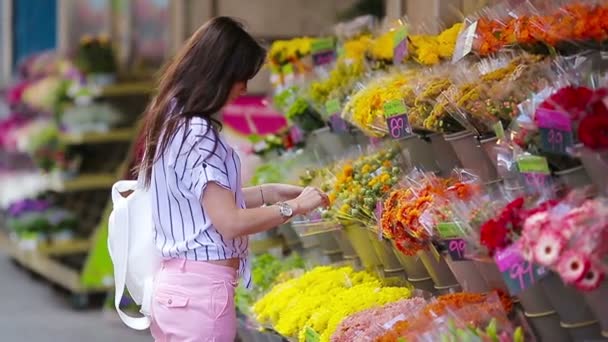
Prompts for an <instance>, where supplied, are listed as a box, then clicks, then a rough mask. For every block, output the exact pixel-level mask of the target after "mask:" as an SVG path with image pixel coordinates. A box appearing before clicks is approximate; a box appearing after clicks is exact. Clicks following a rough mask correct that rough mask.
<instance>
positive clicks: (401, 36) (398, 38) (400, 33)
mask: <svg viewBox="0 0 608 342" xmlns="http://www.w3.org/2000/svg"><path fill="white" fill-rule="evenodd" d="M408 31H409V30H408V28H407V26H401V27H400V28H398V29H397V31H395V35H394V36H393V48H395V47H397V45H399V44H400V43H401V42H402V41H404V40H405V39H407V35H408V33H409V32H408Z"/></svg>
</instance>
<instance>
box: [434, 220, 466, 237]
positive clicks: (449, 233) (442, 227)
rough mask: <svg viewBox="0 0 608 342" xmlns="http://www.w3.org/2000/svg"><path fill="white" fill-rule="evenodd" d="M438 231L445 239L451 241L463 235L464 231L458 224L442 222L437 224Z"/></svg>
mask: <svg viewBox="0 0 608 342" xmlns="http://www.w3.org/2000/svg"><path fill="white" fill-rule="evenodd" d="M437 231H438V232H439V236H440V237H441V238H443V239H451V238H455V237H459V236H461V235H462V230H461V229H460V227H459V226H458V224H457V223H456V222H440V223H439V224H437Z"/></svg>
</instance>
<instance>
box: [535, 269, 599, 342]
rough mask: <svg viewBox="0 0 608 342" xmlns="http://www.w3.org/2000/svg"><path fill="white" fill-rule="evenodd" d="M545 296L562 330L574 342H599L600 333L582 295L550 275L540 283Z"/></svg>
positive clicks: (556, 276) (597, 324) (553, 275)
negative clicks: (593, 341)
mask: <svg viewBox="0 0 608 342" xmlns="http://www.w3.org/2000/svg"><path fill="white" fill-rule="evenodd" d="M540 284H541V286H542V287H543V289H544V290H545V294H546V295H547V298H548V299H549V302H551V305H552V306H553V307H554V308H555V311H556V312H557V314H558V315H559V318H560V326H561V327H562V328H564V329H565V330H566V331H567V332H568V334H569V335H570V337H571V338H572V339H573V340H574V341H588V340H600V339H601V338H602V332H601V329H600V325H599V322H598V321H597V319H596V318H595V316H594V314H593V312H592V311H591V309H590V308H589V307H588V306H587V302H586V301H585V298H584V297H583V294H582V293H580V292H578V291H577V290H575V289H574V288H572V287H569V286H566V285H564V283H563V282H562V280H561V279H560V278H559V276H558V275H556V274H554V273H552V274H550V275H549V276H548V277H547V278H544V279H543V280H541V281H540Z"/></svg>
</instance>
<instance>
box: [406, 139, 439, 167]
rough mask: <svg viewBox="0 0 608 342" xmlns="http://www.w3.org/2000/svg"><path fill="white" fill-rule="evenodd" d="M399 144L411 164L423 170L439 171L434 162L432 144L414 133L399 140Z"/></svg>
mask: <svg viewBox="0 0 608 342" xmlns="http://www.w3.org/2000/svg"><path fill="white" fill-rule="evenodd" d="M399 145H400V146H401V147H402V149H403V152H404V153H406V155H407V156H409V162H410V164H411V165H412V166H416V167H420V168H422V169H423V170H425V171H429V172H438V171H440V170H439V168H438V165H437V163H436V161H435V160H436V159H437V158H435V155H434V154H433V148H432V145H431V144H430V143H428V142H426V141H424V140H423V139H421V138H419V137H418V136H416V135H410V136H408V137H406V138H404V139H401V140H399Z"/></svg>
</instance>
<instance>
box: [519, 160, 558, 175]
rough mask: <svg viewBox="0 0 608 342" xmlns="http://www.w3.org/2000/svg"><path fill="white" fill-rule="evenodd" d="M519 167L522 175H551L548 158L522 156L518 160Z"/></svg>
mask: <svg viewBox="0 0 608 342" xmlns="http://www.w3.org/2000/svg"><path fill="white" fill-rule="evenodd" d="M517 167H518V168H519V172H522V173H542V174H550V173H551V172H550V171H549V163H547V158H545V157H541V156H522V157H520V158H519V159H518V160H517Z"/></svg>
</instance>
